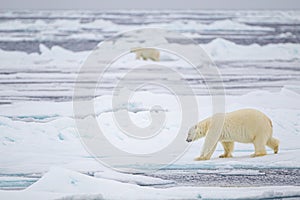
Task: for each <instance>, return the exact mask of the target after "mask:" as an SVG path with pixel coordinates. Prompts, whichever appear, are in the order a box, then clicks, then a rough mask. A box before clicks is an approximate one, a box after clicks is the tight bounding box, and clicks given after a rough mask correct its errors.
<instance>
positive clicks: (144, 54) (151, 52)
mask: <svg viewBox="0 0 300 200" xmlns="http://www.w3.org/2000/svg"><path fill="white" fill-rule="evenodd" d="M130 52H131V53H135V55H136V57H135V58H136V59H143V60H148V59H150V60H153V61H159V58H160V53H159V51H158V50H157V49H153V48H133V49H131V50H130Z"/></svg>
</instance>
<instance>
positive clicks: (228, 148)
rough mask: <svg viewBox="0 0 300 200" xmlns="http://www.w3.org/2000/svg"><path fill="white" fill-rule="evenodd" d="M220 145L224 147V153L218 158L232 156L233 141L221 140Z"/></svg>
mask: <svg viewBox="0 0 300 200" xmlns="http://www.w3.org/2000/svg"><path fill="white" fill-rule="evenodd" d="M222 145H223V148H224V154H222V155H220V156H219V158H232V152H233V148H234V142H222Z"/></svg>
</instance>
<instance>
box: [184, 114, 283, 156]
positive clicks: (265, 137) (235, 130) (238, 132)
mask: <svg viewBox="0 0 300 200" xmlns="http://www.w3.org/2000/svg"><path fill="white" fill-rule="evenodd" d="M220 116H221V115H220ZM211 129H213V128H212V118H211V117H210V118H207V119H205V120H203V121H201V122H199V123H198V124H197V125H195V126H194V127H192V128H191V129H190V130H189V134H188V138H187V141H188V142H191V141H194V140H197V139H199V138H202V137H205V136H206V138H205V142H204V147H203V150H202V153H201V155H200V157H197V158H196V159H195V160H209V159H210V157H211V155H212V154H213V152H214V151H215V148H216V145H217V143H218V142H221V143H222V145H223V148H224V154H222V155H220V157H221V158H228V157H232V151H233V147H234V142H240V143H253V144H254V148H255V153H254V154H253V155H252V156H253V157H254V156H264V155H266V148H265V146H266V145H267V146H269V147H270V148H272V149H273V150H274V153H277V152H278V146H279V140H277V139H275V138H273V137H272V133H273V127H272V122H271V120H270V119H269V118H268V117H267V116H266V115H265V114H263V113H262V112H260V111H258V110H254V109H242V110H237V111H234V112H231V113H227V114H226V115H225V118H224V124H223V127H222V129H221V131H220V133H219V134H218V133H216V132H217V131H213V130H211ZM214 130H216V129H214Z"/></svg>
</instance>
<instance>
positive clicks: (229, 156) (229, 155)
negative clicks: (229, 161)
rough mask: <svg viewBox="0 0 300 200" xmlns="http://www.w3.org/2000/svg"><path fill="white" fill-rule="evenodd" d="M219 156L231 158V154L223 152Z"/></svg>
mask: <svg viewBox="0 0 300 200" xmlns="http://www.w3.org/2000/svg"><path fill="white" fill-rule="evenodd" d="M219 158H232V155H231V154H225V153H224V154H222V155H220V156H219Z"/></svg>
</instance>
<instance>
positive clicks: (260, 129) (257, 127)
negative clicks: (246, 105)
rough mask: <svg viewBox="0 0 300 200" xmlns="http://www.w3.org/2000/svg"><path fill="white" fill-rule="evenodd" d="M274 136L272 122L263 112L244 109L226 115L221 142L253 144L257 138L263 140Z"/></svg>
mask: <svg viewBox="0 0 300 200" xmlns="http://www.w3.org/2000/svg"><path fill="white" fill-rule="evenodd" d="M271 136H272V122H271V120H270V119H269V118H268V117H267V116H266V115H265V114H264V113H262V112H260V111H258V110H255V109H242V110H237V111H234V112H230V113H227V114H226V115H225V122H224V126H223V129H222V134H221V138H220V140H221V141H236V142H242V143H251V142H253V141H254V140H255V139H256V138H261V139H263V140H265V139H268V138H270V137H271Z"/></svg>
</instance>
